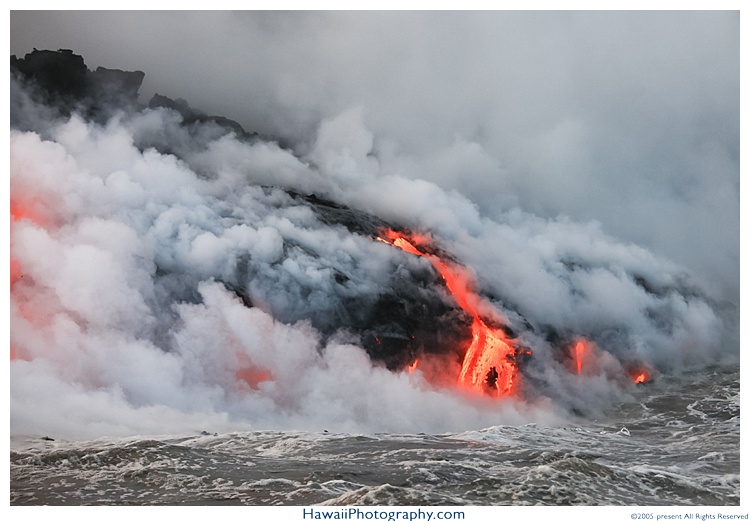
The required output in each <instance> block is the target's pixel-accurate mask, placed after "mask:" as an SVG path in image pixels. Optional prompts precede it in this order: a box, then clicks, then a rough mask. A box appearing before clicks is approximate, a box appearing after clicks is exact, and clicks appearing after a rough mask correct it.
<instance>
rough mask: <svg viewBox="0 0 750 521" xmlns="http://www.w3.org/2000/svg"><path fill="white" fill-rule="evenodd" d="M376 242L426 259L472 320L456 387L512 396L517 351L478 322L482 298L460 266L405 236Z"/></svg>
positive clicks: (424, 241)
mask: <svg viewBox="0 0 750 521" xmlns="http://www.w3.org/2000/svg"><path fill="white" fill-rule="evenodd" d="M378 240H380V241H382V242H385V243H387V244H391V245H393V246H396V247H397V248H400V249H402V250H404V251H405V252H408V253H411V254H413V255H418V256H420V257H425V258H426V259H428V260H429V261H430V263H431V264H432V265H433V267H434V268H435V269H436V270H437V271H438V272H439V273H440V275H441V277H442V278H443V280H444V281H445V285H446V287H447V288H448V291H449V292H450V294H451V295H452V296H453V298H455V299H456V302H457V303H458V305H459V306H460V307H461V309H463V310H464V311H466V312H467V313H469V314H470V315H471V316H472V318H473V322H472V325H471V333H472V341H471V345H469V348H468V350H467V351H466V354H465V355H464V359H463V363H462V367H461V372H460V374H459V377H458V383H459V385H461V386H462V387H464V388H467V389H470V390H472V391H476V392H489V393H490V394H494V395H496V396H503V395H510V394H513V393H514V392H515V390H516V384H517V378H516V377H517V373H518V365H517V363H516V357H517V355H518V353H519V351H520V350H519V349H517V348H516V347H514V346H511V345H510V343H509V340H508V339H507V338H506V336H505V333H504V331H503V330H502V329H498V328H493V327H490V326H488V325H487V324H486V323H485V321H484V320H483V319H482V318H481V316H480V313H479V311H478V309H477V305H478V304H479V303H480V302H481V298H480V297H479V295H477V294H476V293H475V292H474V291H473V290H472V288H471V282H472V280H471V277H470V275H469V273H468V272H467V271H466V270H465V269H463V268H461V267H460V266H449V265H448V264H447V263H445V262H443V261H442V260H441V259H440V258H439V257H438V256H437V255H434V254H431V253H425V252H423V251H422V250H420V249H419V248H418V247H417V246H416V245H415V244H417V245H419V246H422V247H423V249H424V248H425V247H426V246H428V245H429V241H428V240H427V239H425V238H423V237H419V236H416V235H414V236H410V237H409V238H407V237H406V236H405V235H404V234H401V233H398V232H395V231H393V230H387V231H385V232H384V234H383V237H378Z"/></svg>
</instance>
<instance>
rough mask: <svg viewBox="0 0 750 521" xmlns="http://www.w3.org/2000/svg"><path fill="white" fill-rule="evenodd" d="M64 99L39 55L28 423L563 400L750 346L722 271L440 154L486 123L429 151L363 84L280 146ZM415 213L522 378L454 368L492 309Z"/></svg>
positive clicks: (28, 292) (264, 418) (101, 425)
mask: <svg viewBox="0 0 750 521" xmlns="http://www.w3.org/2000/svg"><path fill="white" fill-rule="evenodd" d="M157 81H158V80H157ZM163 94H169V93H167V92H164V93H163ZM42 98H43V97H42V96H41V95H40V94H39V91H38V90H36V87H35V86H34V85H33V81H26V80H18V81H17V80H16V79H13V81H12V84H11V102H12V103H11V121H12V126H13V128H12V129H11V135H10V139H11V217H12V219H11V318H10V324H11V427H12V431H13V432H16V433H44V434H47V433H49V434H55V435H58V436H68V437H93V436H99V435H124V434H135V433H160V432H194V431H201V430H208V431H221V430H224V431H225V430H229V429H267V428H271V429H290V428H291V429H294V428H300V429H321V430H322V429H329V430H345V431H378V430H387V431H430V432H441V431H446V430H454V431H455V430H465V429H467V428H479V427H484V426H488V425H493V424H498V423H527V422H559V421H564V420H565V419H567V418H568V417H569V416H570V414H571V413H577V414H584V415H591V416H596V415H598V414H601V413H602V412H603V411H605V410H606V408H607V407H609V406H611V405H612V404H613V403H617V402H619V401H622V400H627V399H628V395H629V393H630V392H631V391H632V390H633V389H634V386H635V383H634V382H633V380H632V373H633V372H634V371H641V370H645V371H647V372H648V375H649V376H648V377H649V379H653V381H654V385H655V386H658V376H659V375H660V374H662V373H670V372H676V371H681V370H683V369H687V368H695V367H702V366H705V365H708V364H712V363H717V362H721V361H722V360H724V359H727V358H732V357H733V356H735V355H736V353H737V338H736V331H735V324H734V323H733V320H734V319H733V317H735V316H736V310H735V309H734V308H733V307H732V305H731V303H726V302H723V301H721V300H720V299H719V298H717V296H721V295H723V290H721V289H719V290H717V289H716V288H715V287H711V286H709V287H706V286H705V284H702V283H701V282H700V280H703V279H705V277H700V278H699V279H700V280H699V279H696V278H695V277H694V276H692V275H691V273H690V272H689V271H688V270H687V269H685V268H683V267H682V266H680V265H678V264H676V263H674V262H672V261H670V260H667V259H666V258H664V257H663V256H660V255H656V254H654V253H652V252H650V251H649V250H647V249H646V248H644V247H642V246H638V245H636V244H634V243H631V242H624V241H621V240H617V239H615V238H613V237H612V236H610V235H608V234H607V233H606V232H605V231H604V230H603V228H602V225H600V224H598V223H597V222H595V221H585V222H580V221H574V220H572V219H570V218H567V217H565V216H560V217H557V218H550V217H542V216H538V215H535V214H533V213H529V212H528V211H524V210H522V209H518V208H515V207H513V205H511V204H508V205H505V204H500V205H499V206H500V207H499V208H497V209H495V210H494V211H493V212H486V211H483V210H482V208H483V207H484V206H485V205H486V202H481V205H480V206H478V205H477V204H476V203H475V202H473V201H472V200H470V199H468V198H467V197H466V195H463V194H461V193H459V192H458V191H454V190H451V189H450V187H449V188H448V189H446V188H445V185H443V186H441V185H440V184H437V183H436V182H433V181H428V180H425V179H422V178H421V176H420V175H419V172H418V171H415V169H417V170H418V169H420V168H423V167H425V165H426V163H428V162H429V161H433V162H435V163H434V164H435V165H436V166H437V167H438V169H441V170H445V169H446V168H449V167H451V165H453V167H455V168H458V169H466V168H469V169H470V168H478V169H479V170H481V169H482V168H483V165H485V166H487V165H488V164H490V163H491V161H490V159H488V157H486V155H485V154H483V152H482V150H481V147H480V148H478V145H476V144H475V143H468V142H463V141H462V140H461V139H460V138H458V139H457V140H456V141H455V142H454V143H452V144H451V145H450V146H449V147H448V148H446V149H445V150H444V151H443V157H442V160H441V158H440V155H434V154H430V155H429V159H425V157H427V156H425V155H422V154H420V153H416V154H415V155H410V154H409V152H408V151H404V150H399V149H397V145H394V144H392V143H391V144H389V143H387V142H385V141H379V140H378V138H377V137H376V134H375V133H374V131H373V130H372V128H371V127H370V125H369V124H368V121H369V120H368V116H367V114H368V113H367V111H366V109H364V108H363V107H361V106H357V105H356V104H353V105H352V106H349V107H342V108H341V110H339V111H337V112H336V113H334V114H332V115H329V116H321V117H320V118H319V119H318V121H317V122H315V125H314V127H315V128H314V133H313V134H312V135H311V137H309V138H307V139H306V138H303V137H302V135H303V134H304V133H302V134H295V132H290V133H289V135H288V136H287V139H291V137H295V136H296V137H298V138H299V139H300V140H299V142H294V143H291V142H287V141H283V140H282V144H281V145H280V144H279V141H274V140H271V139H269V138H267V137H263V136H258V135H254V134H249V133H247V132H244V131H243V130H242V129H241V128H240V129H236V128H233V127H232V126H231V124H229V123H228V122H227V121H224V120H222V119H221V118H213V119H212V118H210V117H203V116H201V117H195V115H196V114H198V113H197V112H195V111H193V110H192V109H190V108H189V107H188V106H187V104H184V103H182V102H171V100H169V102H170V103H171V104H170V103H168V102H165V101H163V100H162V102H161V103H156V104H152V106H151V107H149V108H146V107H139V106H136V105H132V106H128V107H125V108H122V109H121V108H118V107H119V105H116V104H114V103H112V100H108V101H107V103H100V104H98V105H96V104H95V106H91V105H89V106H80V105H76V104H75V103H74V104H70V103H69V104H67V105H65V106H62V107H61V105H60V100H59V99H57V98H54V99H53V100H52V101H50V100H49V99H47V101H46V102H42V101H40V100H41V99H42ZM248 103H250V104H252V100H248ZM181 108H182V110H181ZM227 115H228V116H231V114H227ZM191 118H192V119H191ZM376 119H377V118H376ZM375 126H376V127H377V126H378V123H375ZM250 130H253V129H250ZM457 158H460V159H461V161H459V159H457ZM463 159H466V160H467V161H466V162H464V161H463ZM457 162H459V163H460V164H457ZM500 200H501V201H503V200H504V199H503V198H502V197H501V198H500ZM506 202H507V201H506ZM391 228H396V229H399V230H403V231H405V232H414V233H419V234H421V235H422V236H426V237H429V238H430V242H431V246H430V247H431V248H432V250H431V252H433V253H435V254H436V255H440V256H441V258H444V259H446V260H447V261H449V262H450V263H451V264H452V265H455V266H464V267H466V269H467V270H468V272H469V274H470V277H471V284H472V285H473V289H474V290H475V291H476V293H477V295H478V298H479V299H480V300H481V310H482V314H483V318H485V319H486V320H487V321H488V322H491V323H493V324H495V325H497V326H499V327H502V328H504V331H505V332H506V333H507V335H508V337H509V338H510V339H512V341H513V342H514V343H516V344H518V345H519V346H523V347H524V348H528V350H529V351H530V353H531V355H530V356H529V357H527V359H526V358H525V359H524V360H519V362H518V365H519V371H520V375H521V376H520V378H521V379H522V385H521V387H520V388H519V390H518V392H517V393H514V394H513V395H512V396H506V397H501V398H498V397H493V396H488V395H485V394H482V393H471V392H467V391H466V390H465V389H461V388H459V387H458V386H456V385H455V384H454V382H453V378H452V375H454V373H457V371H458V368H459V367H460V363H461V356H462V355H463V353H464V352H465V348H466V346H465V344H466V343H467V342H468V337H469V336H470V332H469V323H470V319H469V317H468V316H467V314H466V312H465V310H462V309H461V308H460V306H458V305H457V304H456V301H455V298H454V297H453V296H452V295H451V294H450V291H448V288H447V287H446V285H445V284H444V283H443V282H442V281H441V278H440V276H439V275H438V274H437V273H436V271H435V270H434V268H433V266H432V265H431V264H430V262H429V260H427V259H425V258H423V257H419V256H414V255H410V254H409V253H408V252H405V251H402V250H400V249H398V248H394V247H393V246H392V245H390V244H387V243H384V242H382V241H378V240H376V238H377V236H378V234H380V233H382V232H383V230H384V229H391ZM579 342H580V343H581V347H579V348H576V345H577V343H579ZM416 359H419V360H420V365H419V366H417V369H416V370H412V371H410V370H409V366H410V365H412V364H413V362H414V361H415V360H416ZM445 375H450V376H451V377H450V378H448V377H445Z"/></svg>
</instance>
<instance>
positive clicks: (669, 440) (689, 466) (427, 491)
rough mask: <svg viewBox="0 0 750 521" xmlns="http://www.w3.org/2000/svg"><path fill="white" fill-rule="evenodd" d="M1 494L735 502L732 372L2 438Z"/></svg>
mask: <svg viewBox="0 0 750 521" xmlns="http://www.w3.org/2000/svg"><path fill="white" fill-rule="evenodd" d="M10 503H11V505H266V506H271V505H328V506H345V505H382V506H385V505H388V506H396V505H397V506H413V505H427V506H439V505H446V506H448V505H452V506H468V505H651V506H656V505H681V506H685V505H702V506H731V505H739V504H740V369H739V366H738V365H737V366H732V367H722V368H709V369H705V370H703V371H701V372H695V373H687V374H683V375H681V376H680V377H679V378H677V377H673V378H670V377H663V378H662V379H660V380H659V381H656V382H653V383H651V384H647V385H642V386H639V387H638V389H637V391H636V394H635V395H634V399H633V401H632V402H630V403H627V404H622V405H620V406H619V407H617V408H614V409H612V410H611V411H610V412H609V414H608V415H607V416H606V418H601V419H587V418H583V417H582V418H580V420H579V421H575V422H572V423H571V424H569V425H566V426H564V427H554V428H553V427H544V426H541V425H535V424H528V425H523V426H504V425H496V426H492V427H488V428H485V429H481V430H475V431H466V432H455V433H445V434H424V433H413V434H389V433H373V434H357V435H353V434H346V433H334V432H305V431H288V432H274V431H258V432H219V433H206V432H203V433H187V434H185V435H182V436H157V437H153V436H146V435H144V436H140V437H128V438H101V439H96V440H90V441H67V440H62V439H55V440H51V439H43V438H42V437H31V436H14V437H12V438H11V451H10Z"/></svg>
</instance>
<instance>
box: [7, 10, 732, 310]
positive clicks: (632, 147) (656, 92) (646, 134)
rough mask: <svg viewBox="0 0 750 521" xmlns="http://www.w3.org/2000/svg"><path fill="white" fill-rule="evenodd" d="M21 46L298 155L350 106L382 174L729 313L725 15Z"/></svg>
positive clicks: (331, 28)
mask: <svg viewBox="0 0 750 521" xmlns="http://www.w3.org/2000/svg"><path fill="white" fill-rule="evenodd" d="M34 47H36V48H38V49H46V48H49V49H57V48H70V49H73V50H74V51H75V52H76V53H79V54H82V55H83V56H84V59H85V60H86V63H87V65H88V66H89V68H91V69H93V68H95V67H97V66H105V67H109V68H119V69H124V70H134V69H138V70H143V71H144V72H145V73H146V79H145V81H144V84H143V87H142V89H141V94H142V98H143V100H144V101H147V100H148V99H149V98H150V96H151V95H152V94H153V93H154V92H158V93H160V94H163V95H167V96H170V97H172V98H184V99H186V100H188V102H189V103H190V104H191V106H193V107H196V108H199V109H201V110H203V111H205V112H207V113H211V114H218V115H224V116H227V117H230V118H232V119H235V120H238V121H239V122H240V123H241V124H242V125H243V126H244V127H245V128H246V129H248V130H254V131H259V132H261V133H263V134H266V135H270V136H274V137H278V138H281V139H283V140H285V141H286V142H290V143H292V144H293V145H294V146H295V149H296V150H297V151H298V152H299V153H305V152H307V151H308V150H309V148H310V147H311V146H312V143H313V142H314V139H315V135H316V134H315V132H316V129H317V128H318V126H319V125H320V123H321V122H322V121H326V120H333V119H335V118H337V117H339V116H341V115H342V114H347V113H350V112H349V111H355V112H356V113H357V117H358V118H361V126H362V127H363V128H364V129H365V130H366V131H367V132H369V133H370V134H371V135H372V141H373V143H372V147H371V151H370V153H371V155H372V156H373V157H375V158H376V159H377V161H378V162H379V166H380V169H381V171H386V172H392V173H394V174H397V175H400V176H406V177H410V178H419V179H425V180H428V181H430V182H434V183H436V184H438V185H439V186H441V187H442V188H444V189H445V190H447V191H452V190H455V191H457V192H459V193H461V194H463V195H465V196H466V197H467V198H469V199H470V200H471V201H472V202H473V203H474V204H476V205H477V207H478V208H479V209H480V211H481V213H482V214H483V215H486V216H489V217H491V218H495V219H502V216H503V215H504V214H506V213H507V212H509V211H512V210H516V209H519V210H521V211H525V212H531V213H533V214H535V215H538V216H540V217H543V218H557V217H559V216H568V217H569V218H571V219H573V220H575V221H579V222H589V221H596V222H598V223H600V224H601V226H602V228H603V230H604V231H605V232H606V233H608V234H611V235H613V236H615V237H618V238H620V239H622V240H624V241H628V242H633V243H636V244H638V245H642V246H644V247H646V248H648V249H650V250H651V251H654V252H656V253H658V254H661V255H665V256H667V257H669V258H670V259H672V260H674V261H675V262H677V263H679V264H681V265H683V266H685V267H686V268H688V269H690V270H691V271H692V272H693V273H694V274H695V276H697V277H698V278H700V279H701V280H704V281H706V282H707V286H708V287H709V288H711V291H712V293H713V295H714V296H715V297H716V298H718V299H720V300H721V299H727V300H729V301H731V302H735V303H736V302H738V301H739V289H738V286H739V285H738V280H739V100H740V96H739V85H740V82H739V13H738V12H710V11H708V12H706V11H693V12H641V11H633V12H575V11H573V12H546V11H535V12H523V11H521V12H481V13H479V12H294V11H292V12H192V13H191V12H173V11H170V12H139V11H133V12H76V11H65V12H53V13H50V12H44V11H39V12H20V11H16V12H12V13H11V38H10V50H11V53H12V54H17V55H19V56H22V55H23V54H25V53H26V52H29V51H31V49H32V48H34Z"/></svg>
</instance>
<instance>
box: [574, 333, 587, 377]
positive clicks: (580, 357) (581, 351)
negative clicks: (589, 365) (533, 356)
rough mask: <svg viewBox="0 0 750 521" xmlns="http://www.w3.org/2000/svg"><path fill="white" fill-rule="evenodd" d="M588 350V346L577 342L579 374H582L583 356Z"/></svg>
mask: <svg viewBox="0 0 750 521" xmlns="http://www.w3.org/2000/svg"><path fill="white" fill-rule="evenodd" d="M585 350H586V344H584V343H583V342H582V341H580V340H579V341H578V342H576V354H575V357H576V369H577V370H578V374H581V369H582V368H583V355H584V351H585Z"/></svg>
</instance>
